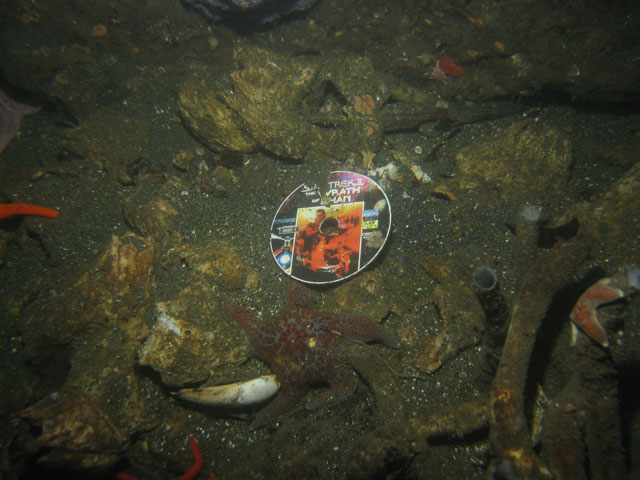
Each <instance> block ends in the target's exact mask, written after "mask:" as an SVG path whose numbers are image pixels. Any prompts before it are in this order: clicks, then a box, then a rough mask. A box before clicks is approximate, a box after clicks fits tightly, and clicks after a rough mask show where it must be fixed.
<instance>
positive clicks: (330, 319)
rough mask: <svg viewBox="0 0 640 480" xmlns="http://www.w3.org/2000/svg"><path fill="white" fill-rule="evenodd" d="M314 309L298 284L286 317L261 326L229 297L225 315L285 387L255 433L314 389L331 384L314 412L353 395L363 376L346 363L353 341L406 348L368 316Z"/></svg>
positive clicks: (317, 399)
mask: <svg viewBox="0 0 640 480" xmlns="http://www.w3.org/2000/svg"><path fill="white" fill-rule="evenodd" d="M310 307H311V301H310V299H309V297H308V295H307V292H306V291H305V290H304V289H303V288H302V287H301V286H300V285H299V284H298V283H296V282H293V281H292V282H291V286H290V289H289V303H288V305H287V307H286V309H285V310H284V312H282V314H281V315H280V316H279V317H278V318H276V319H274V320H271V321H269V322H266V323H264V324H258V322H257V321H256V317H255V314H254V313H253V312H251V311H250V310H247V309H246V308H244V307H241V306H240V305H238V304H236V303H234V302H232V301H230V300H228V299H227V298H225V297H223V309H224V312H225V313H226V314H227V315H228V316H229V317H230V318H232V319H233V320H235V321H237V322H238V323H240V325H242V326H243V327H244V328H245V329H246V330H247V333H248V334H249V340H250V342H251V346H252V347H253V349H254V350H255V351H256V353H257V354H258V355H259V356H260V357H261V358H263V359H264V360H266V361H267V362H269V364H270V365H271V368H272V369H273V371H274V373H275V374H276V377H277V379H278V381H279V382H280V385H281V389H280V391H279V392H278V394H277V395H276V397H275V398H274V399H273V401H271V403H269V404H268V405H267V406H266V407H264V408H263V409H262V410H260V412H258V414H257V416H256V418H255V419H254V421H253V422H252V424H251V428H259V427H261V426H263V425H265V424H267V423H270V422H272V421H274V420H275V418H277V417H278V416H279V415H281V414H283V413H285V412H287V411H289V410H291V409H292V408H293V407H295V406H296V405H297V403H298V402H299V401H300V399H301V398H302V397H303V396H304V395H305V394H306V393H307V392H308V391H309V389H310V387H311V386H313V385H318V384H328V385H329V388H328V389H326V390H323V391H321V392H320V393H318V394H317V395H316V396H315V397H313V398H311V399H309V401H308V402H307V408H308V409H314V408H317V407H320V406H322V405H325V404H327V403H330V402H335V401H339V400H342V399H343V398H345V397H347V396H349V395H350V394H352V393H353V392H354V391H355V389H356V387H357V376H356V374H355V372H354V371H353V370H351V369H350V368H348V367H346V366H345V365H344V360H343V352H344V347H345V346H346V345H348V344H349V343H350V340H360V341H365V342H366V341H374V340H375V341H378V342H381V343H383V344H385V345H387V346H389V347H392V348H400V342H399V340H398V339H397V338H396V336H395V335H394V334H393V333H391V332H390V331H388V330H386V329H384V328H382V327H381V326H380V325H377V324H376V323H374V322H372V321H371V320H369V319H368V318H367V317H365V316H364V315H358V314H346V315H338V314H333V313H327V312H315V311H313V310H311V308H310Z"/></svg>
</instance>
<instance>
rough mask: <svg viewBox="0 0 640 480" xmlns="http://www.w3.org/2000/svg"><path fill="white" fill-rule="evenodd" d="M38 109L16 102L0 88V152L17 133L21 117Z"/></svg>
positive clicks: (38, 108)
mask: <svg viewBox="0 0 640 480" xmlns="http://www.w3.org/2000/svg"><path fill="white" fill-rule="evenodd" d="M38 110H40V107H37V106H35V107H34V106H33V105H27V104H25V103H20V102H17V101H15V100H13V99H12V98H11V97H9V95H7V94H6V93H5V92H4V91H3V90H2V89H0V153H2V152H3V151H4V149H5V147H6V146H7V145H9V142H10V141H11V140H12V139H13V137H15V136H16V135H17V134H18V130H19V129H20V122H21V121H22V119H23V118H24V117H26V116H27V115H31V114H32V113H36V112H37V111H38Z"/></svg>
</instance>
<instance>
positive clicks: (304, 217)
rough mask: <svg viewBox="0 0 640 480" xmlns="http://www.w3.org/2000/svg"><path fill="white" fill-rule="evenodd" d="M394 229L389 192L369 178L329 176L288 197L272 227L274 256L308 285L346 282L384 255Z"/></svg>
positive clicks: (346, 174)
mask: <svg viewBox="0 0 640 480" xmlns="http://www.w3.org/2000/svg"><path fill="white" fill-rule="evenodd" d="M390 230H391V205H390V204H389V199H388V198H387V195H386V194H385V193H384V190H382V188H381V187H380V185H378V184H377V183H376V182H374V181H373V180H371V179H370V178H369V177H366V176H365V175H361V174H359V173H354V172H344V171H335V172H331V173H329V176H328V177H327V180H326V183H325V184H323V185H315V184H314V185H307V184H306V183H303V184H302V185H300V186H299V187H298V188H296V189H295V190H294V191H293V192H291V193H290V194H289V196H287V198H285V200H284V201H283V202H282V205H280V208H279V209H278V211H277V212H276V215H275V217H274V218H273V223H272V224H271V252H272V253H273V258H274V259H275V261H276V263H277V264H278V266H279V267H280V268H281V269H282V271H284V272H285V273H286V274H287V275H290V276H292V277H293V278H295V279H297V280H300V281H302V282H306V283H333V282H339V281H342V280H345V279H347V278H349V277H351V276H353V275H355V274H356V273H358V272H359V271H361V270H362V269H364V268H366V267H367V265H369V264H370V263H371V262H372V261H373V260H374V259H375V258H376V257H377V256H378V254H379V253H380V251H382V249H383V248H384V245H385V243H386V241H387V238H388V237H389V232H390Z"/></svg>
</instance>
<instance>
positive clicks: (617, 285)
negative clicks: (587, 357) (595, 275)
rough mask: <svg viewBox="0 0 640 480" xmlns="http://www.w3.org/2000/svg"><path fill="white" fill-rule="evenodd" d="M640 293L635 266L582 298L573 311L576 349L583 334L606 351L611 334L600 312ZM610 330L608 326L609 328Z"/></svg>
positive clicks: (604, 280)
mask: <svg viewBox="0 0 640 480" xmlns="http://www.w3.org/2000/svg"><path fill="white" fill-rule="evenodd" d="M638 292H640V268H638V267H636V266H635V265H626V266H624V267H622V268H621V269H620V270H619V271H618V272H617V273H616V274H615V275H613V276H612V277H609V278H602V279H600V280H599V281H597V282H596V283H594V284H593V285H591V286H590V287H589V288H587V290H586V291H585V292H584V293H583V294H582V295H581V296H580V298H579V299H578V302H577V303H576V305H575V306H574V307H573V310H572V311H571V315H570V318H571V321H572V324H571V345H575V344H576V341H577V338H578V332H579V330H582V331H583V332H584V333H585V335H587V336H588V337H589V338H591V339H592V340H595V341H596V342H598V343H599V344H600V345H602V346H603V347H604V348H607V347H608V346H609V339H608V338H607V331H606V330H605V328H604V326H603V325H602V324H603V322H604V321H605V318H600V317H599V315H598V308H599V307H600V306H603V305H607V304H609V303H613V302H615V301H616V300H619V299H621V298H625V297H629V296H631V295H634V294H636V293H638ZM605 326H606V324H605Z"/></svg>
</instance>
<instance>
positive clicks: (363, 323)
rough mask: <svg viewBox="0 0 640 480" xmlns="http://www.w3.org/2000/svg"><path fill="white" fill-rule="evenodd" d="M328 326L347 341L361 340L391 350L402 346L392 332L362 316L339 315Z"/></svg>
mask: <svg viewBox="0 0 640 480" xmlns="http://www.w3.org/2000/svg"><path fill="white" fill-rule="evenodd" d="M330 325H331V329H332V330H335V331H337V332H338V333H339V334H340V335H342V336H344V337H345V338H347V339H353V340H361V341H363V342H370V341H376V342H380V343H383V344H384V345H386V346H387V347H391V348H400V347H401V346H402V344H401V343H400V340H398V337H396V335H395V334H394V333H393V332H391V331H389V330H387V329H385V328H383V327H381V326H380V325H378V324H377V323H374V322H372V321H371V320H369V319H368V318H367V317H365V316H364V315H359V314H350V315H340V316H338V317H334V318H333V319H332V321H331V324H330Z"/></svg>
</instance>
